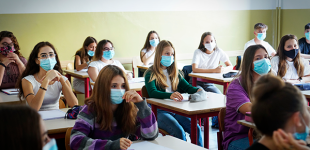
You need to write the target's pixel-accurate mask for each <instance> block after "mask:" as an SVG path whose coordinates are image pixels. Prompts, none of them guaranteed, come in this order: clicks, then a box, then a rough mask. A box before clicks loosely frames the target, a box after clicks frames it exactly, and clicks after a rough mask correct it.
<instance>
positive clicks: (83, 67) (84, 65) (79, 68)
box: [75, 63, 88, 71]
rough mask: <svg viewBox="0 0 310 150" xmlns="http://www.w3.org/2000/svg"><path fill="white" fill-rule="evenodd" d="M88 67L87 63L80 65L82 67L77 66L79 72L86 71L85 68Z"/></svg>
mask: <svg viewBox="0 0 310 150" xmlns="http://www.w3.org/2000/svg"><path fill="white" fill-rule="evenodd" d="M87 66H88V64H87V63H84V64H80V65H75V67H76V70H77V71H80V70H82V69H85V68H87Z"/></svg>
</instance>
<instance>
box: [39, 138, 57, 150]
mask: <svg viewBox="0 0 310 150" xmlns="http://www.w3.org/2000/svg"><path fill="white" fill-rule="evenodd" d="M42 150H58V147H57V144H56V140H55V139H51V140H50V141H49V142H48V143H47V144H45V145H44V146H43V149H42Z"/></svg>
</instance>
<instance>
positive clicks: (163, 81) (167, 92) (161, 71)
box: [144, 40, 202, 146]
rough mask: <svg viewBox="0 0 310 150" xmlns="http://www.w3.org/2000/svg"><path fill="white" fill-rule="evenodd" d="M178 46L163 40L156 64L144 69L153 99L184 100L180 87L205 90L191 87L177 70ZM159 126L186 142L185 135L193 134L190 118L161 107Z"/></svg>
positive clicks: (192, 91) (189, 91) (146, 83)
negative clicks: (176, 49) (176, 56)
mask: <svg viewBox="0 0 310 150" xmlns="http://www.w3.org/2000/svg"><path fill="white" fill-rule="evenodd" d="M175 54H176V52H175V49H174V47H173V45H172V43H171V42H170V41H166V40H162V41H161V42H160V43H159V44H158V46H157V48H156V52H155V59H154V64H153V66H151V67H150V68H149V69H148V70H147V71H146V72H145V77H144V78H145V87H146V89H147V93H148V94H149V97H150V98H160V99H169V98H170V99H173V100H175V101H182V100H183V97H182V95H181V94H180V93H179V92H178V91H180V90H182V91H185V92H187V93H189V94H193V93H196V92H198V91H201V90H202V89H198V88H196V87H193V86H191V85H190V84H188V83H187V82H186V80H185V79H184V78H183V76H182V75H181V73H180V72H179V70H178V67H177V63H176V62H175ZM157 119H158V126H159V128H161V129H163V130H165V131H167V132H168V133H169V134H170V135H172V136H174V137H176V138H179V139H182V140H184V141H186V134H185V132H187V133H189V134H190V133H191V119H190V118H187V117H184V116H180V115H177V114H175V113H171V112H167V111H164V110H161V109H158V111H157ZM197 139H198V145H200V146H202V133H201V128H200V126H199V125H197Z"/></svg>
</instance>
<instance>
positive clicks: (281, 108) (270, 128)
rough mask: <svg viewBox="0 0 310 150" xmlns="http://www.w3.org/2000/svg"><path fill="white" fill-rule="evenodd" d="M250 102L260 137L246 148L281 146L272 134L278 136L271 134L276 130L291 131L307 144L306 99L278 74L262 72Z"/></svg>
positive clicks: (309, 122) (309, 120)
mask: <svg viewBox="0 0 310 150" xmlns="http://www.w3.org/2000/svg"><path fill="white" fill-rule="evenodd" d="M253 101H254V102H253V106H252V113H251V116H252V119H253V121H254V123H255V126H256V129H257V130H258V131H259V132H260V133H261V134H262V135H263V136H262V138H261V139H259V140H258V142H255V143H254V144H253V145H252V146H251V147H249V148H248V149H247V150H274V149H282V148H278V145H277V143H276V140H273V136H277V135H273V133H274V132H275V131H277V130H278V129H281V130H282V131H285V132H286V133H290V135H293V136H294V138H295V139H297V140H300V142H302V143H304V146H305V145H306V138H307V137H308V136H309V125H310V114H309V111H308V104H307V103H308V102H307V101H306V99H305V97H304V96H303V94H302V93H301V92H300V91H299V89H298V88H296V87H294V86H293V85H292V84H289V83H285V82H283V80H281V78H279V77H276V76H273V75H265V76H262V77H261V78H260V79H259V80H258V81H257V82H256V83H255V85H254V88H253ZM281 130H279V131H280V132H281ZM282 133H283V132H282ZM284 139H285V138H284ZM288 141H289V140H288ZM288 141H287V142H288ZM282 142H284V141H282ZM295 148H296V147H291V148H289V149H295ZM307 149H309V148H307Z"/></svg>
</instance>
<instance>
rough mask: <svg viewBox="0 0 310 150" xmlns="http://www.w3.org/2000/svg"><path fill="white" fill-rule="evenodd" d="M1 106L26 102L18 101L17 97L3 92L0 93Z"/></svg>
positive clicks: (24, 102)
mask: <svg viewBox="0 0 310 150" xmlns="http://www.w3.org/2000/svg"><path fill="white" fill-rule="evenodd" d="M2 104H9V105H14V104H15V105H16V104H26V101H20V100H19V98H18V96H17V95H7V94H5V93H3V92H0V105H2Z"/></svg>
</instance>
